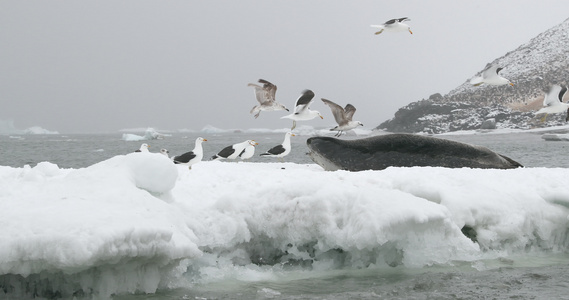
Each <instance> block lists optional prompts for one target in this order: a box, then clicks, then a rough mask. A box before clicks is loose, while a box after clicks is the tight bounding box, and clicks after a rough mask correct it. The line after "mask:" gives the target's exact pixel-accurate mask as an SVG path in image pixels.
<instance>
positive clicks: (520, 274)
mask: <svg viewBox="0 0 569 300" xmlns="http://www.w3.org/2000/svg"><path fill="white" fill-rule="evenodd" d="M198 136H202V137H204V138H206V139H208V142H206V143H204V145H203V147H204V152H205V154H204V159H209V158H210V157H211V156H212V155H214V154H215V153H217V152H218V151H220V150H221V149H223V147H225V146H228V145H231V144H234V143H238V142H242V141H244V140H247V139H254V140H256V141H257V142H258V143H259V146H257V152H256V155H255V156H254V157H253V158H252V159H250V161H252V162H268V161H274V160H275V159H274V158H268V157H260V156H259V154H260V153H262V152H264V151H266V150H267V149H269V148H270V147H272V146H275V145H277V144H280V143H281V142H282V139H283V138H284V134H282V133H247V132H238V133H217V134H206V133H175V134H172V135H171V136H167V137H166V138H164V139H161V140H151V141H144V142H145V143H148V144H149V145H150V150H151V152H158V151H159V150H160V149H161V148H165V149H168V150H169V151H170V154H171V155H177V154H181V153H184V152H187V151H189V150H191V149H192V148H193V147H194V141H195V139H196V138H197V137H198ZM307 138H309V136H295V137H293V138H292V147H293V151H292V152H291V154H290V155H289V156H287V157H286V158H285V159H284V160H285V161H287V162H294V163H299V164H311V163H312V162H311V160H310V159H309V158H308V156H307V155H306V152H308V148H307V147H306V139H307ZM344 138H355V137H354V136H348V137H344ZM440 138H446V139H451V140H457V141H462V142H467V143H470V144H476V145H481V146H486V147H488V148H490V149H492V150H494V151H496V152H498V153H501V154H503V155H506V156H508V157H510V158H512V159H514V160H516V161H518V162H520V163H521V164H522V165H524V166H526V167H547V168H568V167H569V160H567V159H565V156H566V154H567V153H568V150H569V142H549V141H545V140H543V139H541V135H540V134H538V133H510V134H490V133H486V134H468V135H466V134H465V135H448V136H440ZM141 143H143V142H127V141H123V140H121V135H120V134H89V135H79V134H78V135H21V136H0V165H3V166H12V167H22V166H24V165H31V166H35V165H36V164H37V163H39V162H42V161H49V162H51V163H54V164H57V165H58V166H59V167H60V168H83V167H87V166H89V165H92V164H95V163H97V162H100V161H103V160H106V159H109V158H111V157H113V156H115V155H121V154H127V153H130V152H133V151H134V150H136V149H138V148H139V146H140V144H141ZM568 175H569V172H568ZM568 179H569V176H568ZM202 272H203V271H202ZM228 272H231V273H232V274H231V275H230V276H221V277H220V278H219V279H217V280H215V279H211V278H210V279H208V280H203V278H200V277H199V276H197V275H196V274H195V273H193V272H192V270H188V272H187V273H186V274H185V275H184V278H182V279H181V280H180V279H179V278H178V279H176V281H177V283H176V284H175V287H173V288H170V289H159V290H158V291H157V292H156V293H155V294H135V295H119V296H115V297H114V299H133V300H136V299H569V279H568V278H567V275H566V274H567V273H568V272H569V254H568V253H555V254H553V253H547V252H545V251H544V252H531V253H526V254H523V255H520V254H516V255H509V254H508V253H504V255H503V256H501V257H499V258H492V259H486V260H479V261H474V262H472V261H468V262H461V261H455V262H451V263H448V264H444V265H431V266H427V267H422V268H409V267H403V266H398V267H377V268H374V267H368V268H360V267H357V266H354V267H345V268H341V269H327V270H316V269H313V268H311V267H309V266H303V265H301V264H299V265H296V266H284V265H274V266H258V267H256V268H254V269H251V268H247V267H236V268H235V270H229V271H228ZM180 281H181V282H182V284H180Z"/></svg>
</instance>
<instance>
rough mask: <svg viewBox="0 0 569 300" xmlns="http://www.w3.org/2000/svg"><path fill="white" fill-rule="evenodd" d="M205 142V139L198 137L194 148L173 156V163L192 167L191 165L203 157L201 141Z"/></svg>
mask: <svg viewBox="0 0 569 300" xmlns="http://www.w3.org/2000/svg"><path fill="white" fill-rule="evenodd" d="M203 142H207V139H204V138H202V137H198V138H197V139H196V143H195V145H194V149H193V150H192V151H190V152H186V153H184V154H182V155H178V156H174V157H173V158H172V161H174V163H175V164H180V165H186V166H188V168H190V169H191V168H192V165H194V164H196V163H198V162H200V161H202V158H203V147H202V143H203Z"/></svg>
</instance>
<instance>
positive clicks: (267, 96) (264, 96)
mask: <svg viewBox="0 0 569 300" xmlns="http://www.w3.org/2000/svg"><path fill="white" fill-rule="evenodd" d="M259 83H262V84H263V86H260V85H258V84H255V83H249V84H248V85H247V86H252V87H253V88H254V89H255V98H257V101H259V105H255V106H254V107H253V109H251V113H252V114H255V118H257V117H259V114H260V113H261V111H262V110H266V111H275V110H286V111H288V109H287V108H286V107H285V106H284V105H282V104H280V103H278V102H277V101H276V100H275V94H276V93H277V86H276V85H274V84H272V83H270V82H268V81H266V80H264V79H259Z"/></svg>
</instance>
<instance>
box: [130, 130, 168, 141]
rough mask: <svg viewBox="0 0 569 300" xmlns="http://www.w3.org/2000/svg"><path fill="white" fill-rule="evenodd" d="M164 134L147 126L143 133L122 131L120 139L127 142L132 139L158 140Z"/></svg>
mask: <svg viewBox="0 0 569 300" xmlns="http://www.w3.org/2000/svg"><path fill="white" fill-rule="evenodd" d="M165 136H166V135H165V134H162V133H159V132H158V131H156V130H155V129H154V128H148V129H146V131H145V132H144V135H142V136H140V135H136V134H132V133H123V135H122V140H123V141H127V142H133V141H150V140H159V139H163V138H164V137H165Z"/></svg>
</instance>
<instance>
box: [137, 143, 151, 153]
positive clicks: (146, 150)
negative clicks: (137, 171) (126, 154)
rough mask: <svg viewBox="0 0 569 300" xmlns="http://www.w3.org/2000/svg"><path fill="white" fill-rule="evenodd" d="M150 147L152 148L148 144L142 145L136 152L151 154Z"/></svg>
mask: <svg viewBox="0 0 569 300" xmlns="http://www.w3.org/2000/svg"><path fill="white" fill-rule="evenodd" d="M149 147H150V146H148V144H142V145H140V149H138V150H135V151H134V152H146V153H148V152H150V151H148V148H149Z"/></svg>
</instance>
